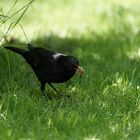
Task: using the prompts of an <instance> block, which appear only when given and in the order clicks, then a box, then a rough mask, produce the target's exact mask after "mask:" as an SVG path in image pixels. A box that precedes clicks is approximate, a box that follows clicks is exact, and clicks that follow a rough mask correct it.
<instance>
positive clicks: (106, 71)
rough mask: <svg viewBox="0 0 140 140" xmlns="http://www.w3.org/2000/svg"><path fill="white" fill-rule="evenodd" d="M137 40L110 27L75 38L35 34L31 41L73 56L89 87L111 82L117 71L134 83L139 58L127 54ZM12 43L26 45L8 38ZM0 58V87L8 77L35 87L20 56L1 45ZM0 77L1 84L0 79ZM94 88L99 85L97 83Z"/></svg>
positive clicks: (22, 84) (21, 83) (35, 44)
mask: <svg viewBox="0 0 140 140" xmlns="http://www.w3.org/2000/svg"><path fill="white" fill-rule="evenodd" d="M139 40H140V36H139V34H137V35H136V36H135V37H132V36H131V35H130V33H129V32H120V33H116V32H114V31H112V30H111V31H110V32H108V33H105V34H102V35H97V34H95V33H90V35H88V36H81V37H79V38H74V37H71V38H68V37H66V38H61V37H59V36H56V35H50V36H46V37H45V36H44V37H39V38H37V39H36V40H33V41H32V42H31V43H32V44H33V45H34V46H36V47H45V48H47V49H49V50H53V51H58V52H63V53H66V54H70V55H75V56H77V57H78V58H79V59H80V62H81V65H82V66H83V67H84V68H85V70H86V73H85V78H83V83H84V82H85V84H86V83H87V84H88V83H91V84H93V85H92V86H96V85H100V86H101V84H102V83H104V81H105V83H106V84H111V83H112V82H113V80H114V77H115V75H116V74H118V73H119V75H120V76H125V78H127V80H128V81H130V82H132V83H133V84H134V85H139V81H140V76H139V69H140V62H139V59H137V58H135V57H134V58H133V59H131V58H130V57H129V55H128V54H127V53H129V52H130V53H131V51H136V50H137V49H138V45H137V44H138V42H139ZM13 44H15V45H16V46H18V44H21V45H22V46H24V47H25V46H27V45H26V44H25V43H23V42H19V41H18V40H14V41H11V44H10V45H13ZM21 45H19V47H20V46H21ZM7 53H8V54H7ZM0 58H1V59H0V64H1V70H0V73H1V82H0V85H1V86H2V85H3V86H4V85H5V84H7V81H9V78H12V80H13V82H11V84H12V83H15V84H16V85H19V86H21V87H22V86H25V87H29V86H31V88H34V87H36V81H37V79H36V78H35V75H34V74H33V72H32V70H31V68H29V66H28V65H26V64H25V61H24V60H23V59H22V58H21V57H20V56H18V55H16V54H14V53H13V52H9V51H7V50H4V49H3V48H1V51H0ZM2 69H3V70H2ZM27 77H28V78H27ZM93 77H94V78H93ZM3 79H4V81H5V82H4V83H5V84H3V82H2V81H3ZM29 79H31V80H29ZM90 81H91V82H90ZM69 84H71V82H69ZM69 84H68V85H69ZM106 84H103V85H106ZM96 87H97V88H99V86H96ZM81 88H82V87H81ZM38 89H39V87H38Z"/></svg>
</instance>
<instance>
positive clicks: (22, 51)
mask: <svg viewBox="0 0 140 140" xmlns="http://www.w3.org/2000/svg"><path fill="white" fill-rule="evenodd" d="M4 48H6V49H8V50H11V51H13V52H16V53H18V54H20V55H24V54H25V52H26V50H24V49H21V48H16V47H13V46H5V47H4Z"/></svg>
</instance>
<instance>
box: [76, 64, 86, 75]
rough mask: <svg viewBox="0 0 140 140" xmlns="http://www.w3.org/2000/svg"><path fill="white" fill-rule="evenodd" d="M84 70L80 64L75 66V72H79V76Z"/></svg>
mask: <svg viewBox="0 0 140 140" xmlns="http://www.w3.org/2000/svg"><path fill="white" fill-rule="evenodd" d="M84 72H85V70H84V69H83V68H82V67H81V66H79V65H78V66H77V73H79V74H80V76H82V75H83V74H84Z"/></svg>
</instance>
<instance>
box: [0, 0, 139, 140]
mask: <svg viewBox="0 0 140 140" xmlns="http://www.w3.org/2000/svg"><path fill="white" fill-rule="evenodd" d="M28 2H29V1H28V0H25V1H21V0H18V1H17V3H16V5H15V6H14V7H13V8H12V9H11V10H10V8H11V7H12V5H13V3H14V0H9V1H8V4H7V1H6V0H0V9H1V8H2V10H0V12H1V14H7V13H9V14H8V16H9V15H12V14H13V13H14V12H16V11H17V10H19V9H20V8H22V7H23V6H24V5H26V4H27V3H28ZM139 7H140V1H139V0H133V1H132V0H124V1H122V0H118V1H114V0H106V1H104V0H60V1H58V0H38V1H34V2H33V3H32V4H31V6H30V7H29V8H28V10H27V11H26V13H25V15H24V16H23V17H22V18H21V20H20V24H22V26H23V28H24V30H25V33H26V35H27V37H28V40H29V41H30V42H32V44H33V45H34V46H39V47H45V48H47V49H50V50H54V51H58V52H64V53H66V54H70V55H74V56H76V57H77V58H78V59H79V61H80V64H81V66H83V68H84V69H85V74H84V75H83V77H81V78H80V77H79V76H78V75H75V76H74V77H73V78H72V79H71V80H70V81H68V82H66V83H63V84H54V86H55V87H56V88H57V89H58V90H59V92H60V93H61V97H59V98H58V96H57V95H56V93H55V92H54V91H53V90H52V89H51V88H50V87H49V86H47V85H46V93H47V94H49V95H50V96H52V97H54V98H52V99H50V100H48V102H45V100H44V98H43V96H42V94H41V92H40V89H39V88H40V84H39V82H38V80H37V78H36V76H35V74H34V73H33V72H32V69H31V68H30V66H29V65H28V64H27V63H26V62H25V60H24V59H23V58H22V57H20V56H19V55H17V54H15V53H13V52H10V51H8V50H5V49H4V48H3V46H1V47H0V139H1V140H16V139H17V140H125V139H126V140H137V139H140V72H139V70H140V14H139V13H140V8H139ZM9 10H10V11H9ZM22 12H23V11H20V12H19V13H18V14H16V15H14V16H13V17H12V18H10V19H9V20H8V21H7V22H6V23H4V24H1V22H0V38H2V36H3V34H6V31H7V29H8V27H9V25H10V24H11V23H13V22H15V21H17V19H18V18H19V17H20V15H21V13H22ZM2 18H4V17H3V16H2V17H1V16H0V20H1V19H2ZM1 21H2V20H1ZM7 38H8V39H10V38H12V40H14V41H13V42H12V44H14V45H16V46H19V47H27V45H26V44H27V41H26V39H25V35H24V33H23V31H22V29H21V28H20V26H19V25H18V24H17V25H16V26H15V28H14V29H13V30H11V31H10V32H9V33H8V35H7ZM1 44H2V42H1ZM67 95H69V96H70V97H69V98H68V97H67Z"/></svg>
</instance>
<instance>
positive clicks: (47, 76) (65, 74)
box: [5, 44, 79, 96]
mask: <svg viewBox="0 0 140 140" xmlns="http://www.w3.org/2000/svg"><path fill="white" fill-rule="evenodd" d="M5 48H6V49H9V50H11V51H14V52H16V53H18V54H20V55H22V56H23V57H24V58H25V60H26V61H27V63H28V64H29V65H30V66H31V67H32V69H33V71H34V72H35V74H36V76H37V78H38V80H39V81H40V83H41V91H42V92H43V95H44V96H46V95H45V93H44V90H45V84H46V83H48V84H49V85H50V86H51V87H52V88H53V89H54V90H55V91H56V92H57V90H56V89H55V88H54V87H53V86H52V83H62V82H66V81H67V80H69V79H70V78H71V77H73V76H74V74H75V72H76V70H77V68H78V65H79V61H78V59H77V58H75V57H74V56H66V55H64V54H61V53H56V52H53V51H49V50H46V49H44V48H37V47H33V46H32V45H31V44H28V50H24V49H21V48H16V47H13V46H5Z"/></svg>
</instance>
